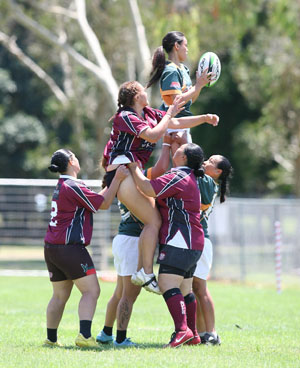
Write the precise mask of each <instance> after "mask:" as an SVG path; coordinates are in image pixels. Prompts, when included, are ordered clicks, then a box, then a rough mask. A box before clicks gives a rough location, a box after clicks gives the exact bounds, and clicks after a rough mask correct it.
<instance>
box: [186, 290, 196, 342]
mask: <svg viewBox="0 0 300 368" xmlns="http://www.w3.org/2000/svg"><path fill="white" fill-rule="evenodd" d="M184 302H185V305H186V319H187V325H188V327H189V328H190V329H191V330H192V331H193V334H194V335H196V334H197V325H196V320H197V302H196V298H195V295H194V293H190V294H188V295H186V296H185V297H184Z"/></svg>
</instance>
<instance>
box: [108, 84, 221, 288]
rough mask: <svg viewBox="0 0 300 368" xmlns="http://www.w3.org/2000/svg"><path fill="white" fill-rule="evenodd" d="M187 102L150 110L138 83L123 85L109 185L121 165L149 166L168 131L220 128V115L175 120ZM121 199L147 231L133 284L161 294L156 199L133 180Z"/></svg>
mask: <svg viewBox="0 0 300 368" xmlns="http://www.w3.org/2000/svg"><path fill="white" fill-rule="evenodd" d="M184 103H185V102H184V101H182V100H181V97H180V96H178V97H176V98H175V99H174V101H173V104H171V105H170V106H169V108H168V110H167V112H164V111H160V110H157V109H153V108H151V107H150V106H149V103H148V99H147V93H146V90H145V88H144V87H143V86H142V85H141V84H140V83H138V82H136V81H133V82H126V83H124V84H122V85H121V87H120V89H119V95H118V106H119V108H118V111H117V113H116V114H115V116H114V118H113V126H112V133H111V136H110V141H109V143H108V152H107V154H108V164H107V167H106V171H107V183H108V185H109V184H110V181H111V180H112V178H113V177H114V175H115V172H116V169H117V167H118V166H119V165H120V164H128V163H130V162H136V161H140V162H141V165H142V167H143V168H144V167H145V164H146V163H147V162H148V160H149V157H150V155H151V153H152V151H153V149H154V147H155V143H156V142H157V141H158V140H159V139H160V138H161V137H162V136H163V135H164V133H165V132H166V130H167V129H168V128H171V129H184V128H191V127H194V126H197V125H200V124H203V123H205V122H207V123H208V124H211V125H213V126H216V125H217V124H218V121H219V118H218V116H217V115H213V114H205V115H197V116H189V117H182V118H174V117H175V116H176V115H178V113H179V112H180V111H181V110H182V106H183V104H184ZM117 197H118V199H119V201H120V202H121V203H123V204H124V205H125V206H126V207H127V208H128V210H129V211H130V212H131V213H132V214H133V215H134V216H136V217H137V218H138V219H139V220H140V221H141V222H142V223H143V224H144V228H143V230H142V232H141V236H140V238H139V249H140V252H141V257H140V261H139V264H138V272H137V273H136V274H135V275H133V281H134V282H135V283H136V284H138V285H144V284H147V285H148V288H152V291H154V292H156V293H159V288H158V286H157V282H156V278H155V276H154V274H153V256H154V252H155V248H156V244H157V238H158V232H159V229H160V226H161V217H160V214H159V212H158V210H157V208H156V207H155V201H154V199H153V198H148V197H146V196H144V195H143V194H142V193H141V192H140V191H139V190H138V189H137V188H136V184H135V183H134V181H133V179H132V177H131V176H128V177H127V178H126V179H125V180H124V181H123V182H122V184H121V185H120V187H119V189H118V192H117Z"/></svg>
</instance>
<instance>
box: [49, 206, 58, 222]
mask: <svg viewBox="0 0 300 368" xmlns="http://www.w3.org/2000/svg"><path fill="white" fill-rule="evenodd" d="M56 216H57V202H55V201H52V202H51V221H50V223H49V225H50V226H56V225H57V220H55V221H53V219H54V217H56Z"/></svg>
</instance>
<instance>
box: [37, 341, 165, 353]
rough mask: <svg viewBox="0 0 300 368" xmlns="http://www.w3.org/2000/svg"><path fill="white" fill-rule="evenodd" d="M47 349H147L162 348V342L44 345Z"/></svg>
mask: <svg viewBox="0 0 300 368" xmlns="http://www.w3.org/2000/svg"><path fill="white" fill-rule="evenodd" d="M44 347H45V348H46V349H64V350H83V351H107V350H127V349H133V350H142V349H143V350H145V349H162V348H163V345H162V344H153V343H148V344H147V343H146V344H138V346H136V347H115V346H114V345H113V344H102V345H99V348H88V347H86V348H81V347H79V346H75V345H63V346H44Z"/></svg>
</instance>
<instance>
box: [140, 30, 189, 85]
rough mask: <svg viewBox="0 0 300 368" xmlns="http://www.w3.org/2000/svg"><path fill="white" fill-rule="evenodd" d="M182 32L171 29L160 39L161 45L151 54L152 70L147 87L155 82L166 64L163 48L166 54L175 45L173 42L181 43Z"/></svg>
mask: <svg viewBox="0 0 300 368" xmlns="http://www.w3.org/2000/svg"><path fill="white" fill-rule="evenodd" d="M184 37H185V36H184V34H183V33H182V32H179V31H172V32H169V33H167V34H166V35H165V37H164V38H163V39H162V46H159V47H158V48H157V49H156V50H155V51H154V54H153V57H152V70H151V72H150V79H149V82H148V83H147V88H149V87H151V86H152V84H154V83H156V82H157V81H158V80H159V79H160V77H161V75H162V72H163V70H164V68H165V64H166V57H165V53H164V50H165V51H166V53H167V54H169V53H170V52H171V51H172V50H173V47H174V45H175V43H176V42H177V43H179V44H181V42H182V41H183V39H184Z"/></svg>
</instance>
